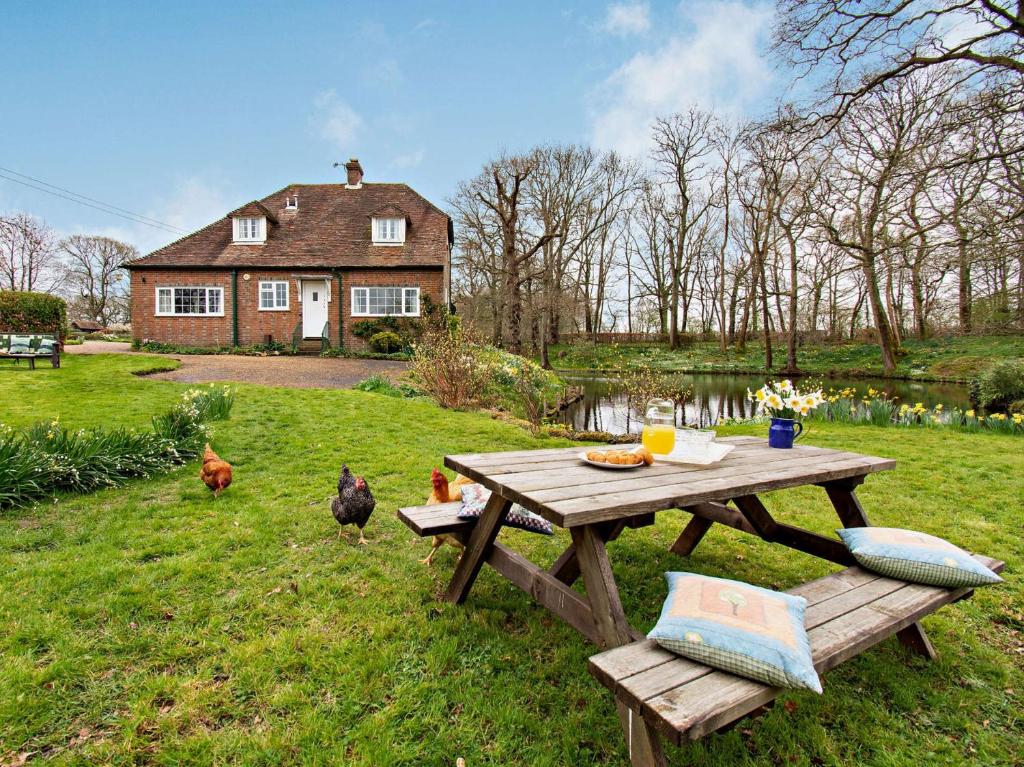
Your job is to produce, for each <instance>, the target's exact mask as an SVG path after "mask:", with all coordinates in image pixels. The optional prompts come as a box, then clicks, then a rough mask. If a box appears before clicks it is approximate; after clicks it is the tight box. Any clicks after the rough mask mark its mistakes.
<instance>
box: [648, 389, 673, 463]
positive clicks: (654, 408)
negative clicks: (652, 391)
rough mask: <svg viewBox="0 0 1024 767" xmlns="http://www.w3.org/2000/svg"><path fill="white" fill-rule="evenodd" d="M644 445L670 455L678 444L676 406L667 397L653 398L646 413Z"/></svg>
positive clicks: (655, 451)
mask: <svg viewBox="0 0 1024 767" xmlns="http://www.w3.org/2000/svg"><path fill="white" fill-rule="evenodd" d="M643 443H644V447H646V448H647V449H648V450H650V451H651V452H652V453H655V454H656V455H668V454H669V453H671V452H672V448H674V447H675V445H676V406H675V404H674V403H672V402H670V401H669V400H667V399H652V400H651V401H650V402H648V403H647V410H646V411H645V413H644V433H643Z"/></svg>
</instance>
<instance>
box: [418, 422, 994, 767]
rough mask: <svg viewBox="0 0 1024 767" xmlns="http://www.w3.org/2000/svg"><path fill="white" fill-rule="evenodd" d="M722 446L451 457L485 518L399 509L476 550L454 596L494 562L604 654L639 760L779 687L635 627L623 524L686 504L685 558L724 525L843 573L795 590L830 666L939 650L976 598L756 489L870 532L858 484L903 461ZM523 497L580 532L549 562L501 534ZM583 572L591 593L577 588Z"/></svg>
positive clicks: (651, 760) (819, 659)
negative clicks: (966, 600) (623, 458)
mask: <svg viewBox="0 0 1024 767" xmlns="http://www.w3.org/2000/svg"><path fill="white" fill-rule="evenodd" d="M719 441H720V442H724V443H727V444H732V445H734V446H735V450H734V451H733V452H732V453H731V454H730V455H728V456H727V457H726V458H725V459H723V460H722V461H721V462H720V463H718V464H714V465H711V466H697V465H678V464H668V463H658V462H655V464H654V465H653V466H649V467H645V468H642V469H637V470H636V471H613V470H608V469H600V468H596V467H593V466H589V465H586V464H583V463H582V462H581V461H580V460H579V458H578V453H579V452H580V448H555V449H548V450H525V451H512V452H499V453H474V454H468V455H453V456H447V457H446V458H445V465H446V466H447V467H448V468H450V469H454V470H455V471H458V472H459V473H461V474H463V475H465V476H466V477H469V478H470V479H472V480H474V481H475V482H479V483H480V484H482V485H483V486H485V487H486V488H488V489H489V490H491V497H490V499H489V500H488V502H487V505H486V507H485V509H484V512H483V514H482V515H481V516H480V517H479V518H478V519H475V520H473V519H470V520H462V519H459V518H458V511H459V504H458V503H451V504H438V505H433V506H417V507H410V508H404V509H401V510H399V513H398V515H399V517H400V518H401V519H402V521H403V522H405V523H406V524H407V525H408V526H409V527H410V528H411V529H412V530H413V531H414V532H416V533H417V534H418V535H421V536H428V535H439V534H448V535H452V536H454V537H456V538H457V539H459V540H460V541H462V542H463V543H464V544H465V551H464V552H463V555H462V557H461V559H460V560H459V563H458V565H457V566H456V568H455V573H454V575H453V576H452V579H451V582H450V583H449V586H448V589H447V592H446V595H445V598H446V599H447V600H449V601H451V602H456V603H458V602H462V601H464V600H465V599H466V597H467V595H468V594H469V591H470V589H471V588H472V585H473V583H474V581H475V580H476V577H477V575H478V573H479V572H480V569H481V568H482V566H483V565H484V563H487V564H489V565H490V566H491V567H492V568H493V569H494V570H496V571H497V572H498V573H500V574H501V575H502V576H504V577H505V578H507V579H508V580H509V581H511V582H512V583H514V584H515V585H516V586H518V587H519V588H520V589H522V590H523V591H525V592H527V593H528V594H530V595H531V596H532V597H533V599H534V600H535V601H537V602H538V603H539V604H541V605H543V606H544V607H546V608H547V609H548V610H550V611H551V612H552V613H554V614H555V615H557V616H558V617H559V618H561V619H562V620H564V621H565V622H566V623H568V624H569V625H570V626H572V627H573V628H575V629H576V630H577V631H579V632H580V633H581V634H582V635H583V636H585V637H586V638H587V639H589V640H590V641H591V642H593V643H594V644H595V645H597V646H598V647H600V648H602V649H603V650H606V652H603V653H601V654H598V655H596V656H594V657H593V658H592V659H591V662H590V669H591V671H592V673H594V675H595V676H596V677H597V678H598V679H599V680H600V681H601V682H602V683H604V684H605V685H606V686H607V687H609V688H610V689H611V690H612V691H613V692H614V693H615V698H616V706H617V709H618V713H619V718H620V722H621V724H622V727H623V730H624V732H625V735H626V739H627V743H628V744H629V746H630V759H631V762H632V764H634V765H644V766H645V767H646V766H648V765H662V764H664V755H663V753H662V751H661V742H660V739H659V736H665V737H666V738H667V739H668V740H669V741H670V742H673V743H681V742H683V741H684V740H686V739H689V738H696V737H700V736H702V735H704V734H706V733H708V732H712V731H714V730H716V729H719V728H721V727H722V726H725V725H728V724H729V723H730V722H732V721H734V720H735V719H737V718H739V717H742V716H745V715H747V714H749V713H751V712H753V711H755V710H756V709H758V708H759V707H761V706H764V705H766V704H768V703H770V702H771V700H772V699H774V697H775V696H776V695H778V693H779V690H778V689H777V688H772V687H769V686H766V685H763V684H760V683H758V682H751V681H749V680H746V679H741V678H740V677H736V676H733V675H731V674H727V673H725V672H721V671H713V670H712V669H709V668H707V667H705V666H702V665H700V664H698V663H694V662H692V661H688V660H685V659H683V658H680V657H679V656H676V655H674V654H672V653H669V652H667V651H665V650H662V649H660V648H659V647H657V646H656V645H654V643H653V642H649V641H647V640H645V639H644V635H643V634H642V633H641V632H639V631H637V630H636V629H634V628H633V627H632V626H630V624H629V622H628V621H627V619H626V616H625V612H624V610H623V607H622V602H621V600H620V598H619V591H618V586H617V584H616V582H615V578H614V575H613V573H612V568H611V564H610V561H609V558H608V551H607V548H606V544H607V543H608V542H609V541H612V540H614V539H615V538H617V537H618V536H619V535H621V534H622V532H623V531H624V530H626V529H628V528H637V527H644V526H646V525H651V524H653V523H654V520H655V516H656V515H657V514H658V513H660V512H664V511H684V512H687V513H688V514H689V515H690V519H689V522H688V523H687V525H686V526H685V528H684V529H683V530H682V532H681V533H680V535H679V537H678V538H677V539H676V540H675V542H674V543H673V544H672V546H671V550H672V551H673V552H674V553H676V554H678V555H680V556H688V555H690V554H691V553H692V552H693V551H694V549H695V548H696V547H697V546H698V544H699V543H700V542H701V540H702V539H703V538H704V536H705V535H706V534H707V533H708V532H709V531H710V530H711V529H712V527H713V526H714V525H715V524H720V525H725V526H727V527H731V528H734V529H736V530H740V531H742V532H745V533H748V534H751V535H755V536H757V537H759V538H761V539H762V540H764V541H768V542H771V543H778V544H781V545H783V546H787V547H789V548H792V549H796V550H798V551H802V552H804V553H807V554H810V555H812V556H815V557H819V558H822V559H825V560H828V561H830V562H834V563H836V564H839V565H842V566H844V567H846V568H847V569H845V570H843V571H842V572H839V573H835V574H833V575H831V576H828V577H826V578H823V579H818V580H815V581H812V582H810V583H806V584H803V585H802V586H798V587H797V588H796V589H794V590H793V593H799V594H801V595H803V596H805V597H806V598H808V601H809V602H810V603H811V606H810V607H809V609H808V614H807V620H808V628H809V629H810V637H811V644H812V651H813V654H814V661H815V663H816V664H817V665H818V666H819V669H820V670H826V669H828V668H832V667H834V666H835V665H836V664H838V663H840V662H842V661H843V660H846V659H848V658H850V657H853V656H854V655H856V654H858V653H860V652H862V651H863V650H864V649H866V648H868V647H870V646H872V645H873V644H875V643H877V642H879V641H881V640H882V639H884V638H885V637H887V636H892V635H893V634H895V635H896V636H897V637H898V638H899V640H900V641H901V642H902V643H903V644H904V645H906V646H907V647H908V648H909V649H911V650H912V651H914V652H917V653H920V654H922V655H925V656H926V657H929V658H934V657H935V652H934V649H933V648H932V646H931V643H930V642H929V640H928V637H927V635H926V634H925V633H924V630H923V629H922V628H921V627H920V625H919V624H918V623H917V621H918V620H920V618H922V617H923V616H925V615H927V614H929V613H930V612H933V611H934V610H936V609H938V608H939V607H941V606H942V605H943V604H946V603H948V602H951V601H954V600H956V599H959V598H963V597H964V596H967V595H968V594H969V590H948V589H936V588H934V587H928V586H919V585H912V584H907V583H904V582H902V581H895V580H892V579H887V578H881V577H880V576H875V575H873V574H870V573H867V572H865V571H863V570H861V569H860V568H858V567H855V566H854V565H855V561H854V559H853V556H852V555H851V554H850V552H849V550H848V549H847V548H846V546H845V545H843V543H842V542H841V541H840V540H839V539H838V538H836V537H831V536H825V535H821V534H820V533H816V532H813V531H810V530H806V529H804V528H801V527H797V526H795V525H792V524H789V523H786V522H784V521H780V520H777V519H776V518H775V517H774V516H772V514H771V513H770V512H769V511H768V509H767V508H766V507H765V505H764V503H763V502H762V501H761V500H760V498H759V497H758V496H759V494H761V493H765V492H769V491H773V490H781V489H786V488H794V487H800V486H806V485H813V486H818V487H821V488H823V489H824V490H825V493H826V495H827V496H828V499H829V501H830V502H831V505H832V507H833V508H834V510H835V512H836V515H837V517H838V520H839V522H840V524H841V525H842V526H843V527H864V526H867V525H869V524H870V523H869V521H868V518H867V515H866V513H865V512H864V509H863V508H862V507H861V505H860V502H859V501H858V499H857V497H856V492H855V490H856V488H857V487H858V486H859V485H860V484H861V483H862V482H864V480H865V478H866V477H867V476H868V475H869V474H871V473H874V472H878V471H886V470H889V469H892V468H894V467H895V463H896V462H895V461H893V460H891V459H887V458H876V457H872V456H865V455H859V454H857V453H850V452H844V451H839V450H831V449H827V448H819V447H812V446H808V445H800V446H797V447H795V448H794V449H792V450H775V449H771V448H769V447H768V446H767V443H766V440H763V439H759V438H755V437H727V438H724V439H721V440H719ZM513 503H519V504H521V505H522V506H524V507H525V508H527V509H529V510H530V511H532V512H534V513H536V514H539V515H541V516H542V517H544V518H545V519H547V520H548V521H549V522H551V523H552V524H553V525H556V526H558V527H562V528H565V529H567V530H568V531H569V533H570V535H571V538H572V543H571V544H570V545H569V547H568V548H567V549H566V550H565V551H564V552H563V553H562V554H561V556H559V557H558V559H557V560H556V561H555V562H554V564H552V565H551V566H550V567H546V568H545V567H541V566H540V565H538V564H536V563H534V562H532V561H530V560H529V559H528V558H527V557H525V556H523V555H522V554H520V553H518V552H516V551H514V550H512V549H510V548H508V547H507V546H504V545H503V544H501V543H499V542H497V541H496V540H495V539H496V537H497V535H498V533H499V531H500V529H501V525H502V522H503V520H504V518H505V515H506V514H507V513H508V510H509V508H510V507H511V505H512V504H513ZM984 561H985V562H986V563H987V564H989V566H991V567H993V568H995V567H998V568H1001V567H1002V563H996V562H990V561H989V560H984ZM580 578H582V579H583V582H584V585H585V587H586V591H585V594H581V593H580V592H579V591H577V590H576V589H574V588H572V585H573V583H575V582H576V581H577V580H578V579H580ZM812 622H813V625H812Z"/></svg>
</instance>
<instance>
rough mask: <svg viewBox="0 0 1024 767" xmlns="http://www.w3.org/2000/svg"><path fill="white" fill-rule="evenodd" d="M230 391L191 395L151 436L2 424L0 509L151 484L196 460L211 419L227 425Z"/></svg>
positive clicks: (55, 423) (159, 420)
mask: <svg viewBox="0 0 1024 767" xmlns="http://www.w3.org/2000/svg"><path fill="white" fill-rule="evenodd" d="M233 402H234V392H233V391H232V390H231V389H230V387H227V386H224V387H220V388H217V387H212V386H211V387H210V388H208V389H190V390H189V391H187V392H185V393H184V394H183V395H182V399H181V401H180V402H178V403H177V404H175V405H174V406H173V407H172V408H171V409H170V410H169V411H168V412H167V413H165V414H163V415H160V416H155V417H154V418H153V429H152V431H136V430H135V429H113V430H106V429H95V430H92V431H85V430H84V429H79V430H77V431H71V430H69V429H66V428H64V427H63V426H61V424H60V421H59V420H58V419H56V418H54V419H52V420H50V421H44V422H42V423H38V424H36V425H35V426H32V427H29V428H27V429H24V430H21V431H15V430H14V429H11V428H10V427H7V426H3V425H0V508H3V507H6V506H15V505H22V504H25V503H31V502H33V501H37V500H39V499H41V498H45V497H47V496H51V495H53V494H54V493H55V492H58V491H60V492H73V493H87V492H92V491H93V490H98V489H101V488H104V487H116V486H117V485H121V484H123V483H124V482H126V481H127V480H129V479H131V478H133V477H148V476H152V475H153V474H156V473H157V472H160V471H166V470H167V469H169V468H171V467H172V466H174V465H177V464H181V463H185V461H188V460H190V459H191V458H194V457H195V456H196V455H197V454H198V453H199V451H200V450H201V449H202V446H203V442H204V441H205V440H206V439H207V438H208V436H209V427H208V426H207V425H206V424H205V423H204V422H205V421H207V420H215V419H223V418H227V417H228V414H229V413H230V411H231V406H232V404H233Z"/></svg>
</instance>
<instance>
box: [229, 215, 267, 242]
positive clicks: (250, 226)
mask: <svg viewBox="0 0 1024 767" xmlns="http://www.w3.org/2000/svg"><path fill="white" fill-rule="evenodd" d="M234 224H235V236H234V239H235V242H266V240H267V220H266V219H265V218H264V217H263V216H237V217H236V218H235V219H234Z"/></svg>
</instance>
